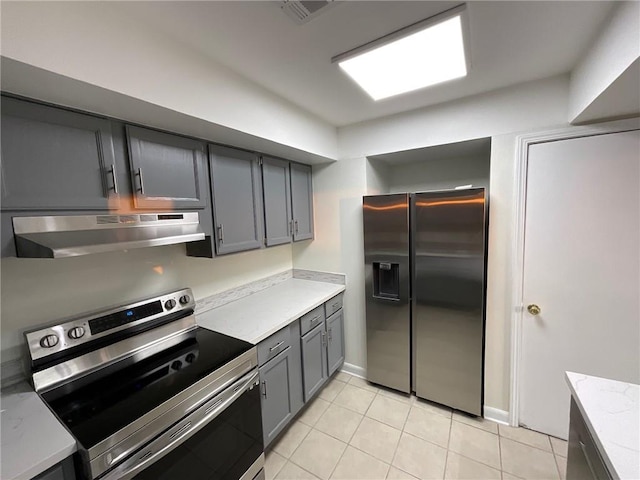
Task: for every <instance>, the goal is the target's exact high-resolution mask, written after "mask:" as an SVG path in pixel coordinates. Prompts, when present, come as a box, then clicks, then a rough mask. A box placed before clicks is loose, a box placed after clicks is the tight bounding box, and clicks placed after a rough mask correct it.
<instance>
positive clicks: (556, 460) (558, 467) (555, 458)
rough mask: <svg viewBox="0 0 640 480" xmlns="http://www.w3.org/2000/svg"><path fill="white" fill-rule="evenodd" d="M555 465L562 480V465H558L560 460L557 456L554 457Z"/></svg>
mask: <svg viewBox="0 0 640 480" xmlns="http://www.w3.org/2000/svg"><path fill="white" fill-rule="evenodd" d="M553 463H555V464H556V471H557V472H558V478H559V479H561V478H562V472H560V465H558V458H557V456H556V455H554V456H553Z"/></svg>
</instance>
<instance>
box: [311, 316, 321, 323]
mask: <svg viewBox="0 0 640 480" xmlns="http://www.w3.org/2000/svg"><path fill="white" fill-rule="evenodd" d="M318 320H320V315H316V316H315V317H313V318H312V319H311V321H310V322H309V323H310V324H311V325H313V324H314V323H316V322H317V321H318Z"/></svg>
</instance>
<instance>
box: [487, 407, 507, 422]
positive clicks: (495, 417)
mask: <svg viewBox="0 0 640 480" xmlns="http://www.w3.org/2000/svg"><path fill="white" fill-rule="evenodd" d="M484 418H485V419H486V420H491V421H492V422H496V423H499V424H501V425H509V412H507V411H506V410H500V409H499V408H493V407H489V406H487V405H485V406H484Z"/></svg>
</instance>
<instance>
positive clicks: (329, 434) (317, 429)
mask: <svg viewBox="0 0 640 480" xmlns="http://www.w3.org/2000/svg"><path fill="white" fill-rule="evenodd" d="M337 406H338V407H342V408H345V407H343V406H342V405H337ZM345 410H348V409H347V408H345ZM349 411H350V412H353V410H349ZM359 415H361V416H362V418H361V419H360V421H359V422H358V425H357V426H356V428H355V430H354V431H353V433H352V434H351V436H350V437H349V440H347V441H346V442H345V441H344V440H343V439H342V438H338V437H336V436H335V435H332V434H331V433H328V432H324V431H322V430H320V429H319V428H317V427H311V429H312V430H316V431H318V432H320V433H324V434H325V435H328V436H330V437H331V438H335V439H336V440H339V441H341V442H342V443H346V444H347V445H351V444H350V443H349V442H351V439H352V438H353V436H354V435H355V434H356V432H357V431H358V428H360V424H361V423H362V420H364V415H362V414H361V413H360V414H359Z"/></svg>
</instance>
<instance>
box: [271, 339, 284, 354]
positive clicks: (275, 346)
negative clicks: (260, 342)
mask: <svg viewBox="0 0 640 480" xmlns="http://www.w3.org/2000/svg"><path fill="white" fill-rule="evenodd" d="M283 344H284V340H282V341H281V342H278V343H276V344H275V345H274V346H273V347H271V348H270V349H269V353H271V352H273V351H274V350H276V349H278V348H280V347H281V346H282V345H283Z"/></svg>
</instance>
